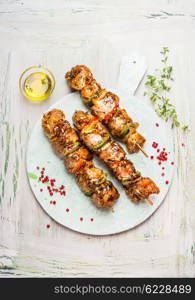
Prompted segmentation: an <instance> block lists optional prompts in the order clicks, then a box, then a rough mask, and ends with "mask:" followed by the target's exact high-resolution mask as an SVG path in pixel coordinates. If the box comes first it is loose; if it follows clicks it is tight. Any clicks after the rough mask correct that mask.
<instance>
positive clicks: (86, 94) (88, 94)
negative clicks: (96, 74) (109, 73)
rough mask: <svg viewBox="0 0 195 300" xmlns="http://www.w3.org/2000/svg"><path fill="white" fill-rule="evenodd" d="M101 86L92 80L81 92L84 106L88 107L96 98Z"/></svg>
mask: <svg viewBox="0 0 195 300" xmlns="http://www.w3.org/2000/svg"><path fill="white" fill-rule="evenodd" d="M100 90H101V86H100V85H99V84H98V83H97V82H96V80H95V79H93V80H92V81H91V82H90V83H89V84H88V85H86V86H85V87H84V88H82V90H81V97H82V98H83V101H84V103H85V104H87V105H90V104H91V101H92V99H93V98H96V97H98V95H99V93H98V92H99V91H100Z"/></svg>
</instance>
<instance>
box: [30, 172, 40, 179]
mask: <svg viewBox="0 0 195 300" xmlns="http://www.w3.org/2000/svg"><path fill="white" fill-rule="evenodd" d="M28 178H31V179H37V178H38V176H37V175H36V174H33V173H28Z"/></svg>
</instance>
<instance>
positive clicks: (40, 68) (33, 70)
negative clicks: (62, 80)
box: [19, 65, 56, 102]
mask: <svg viewBox="0 0 195 300" xmlns="http://www.w3.org/2000/svg"><path fill="white" fill-rule="evenodd" d="M39 72H40V73H44V74H46V75H47V76H48V77H49V79H50V81H51V87H50V90H49V92H48V93H47V94H45V95H43V96H42V97H40V96H39V97H33V96H32V95H31V96H29V95H28V94H27V93H26V91H25V88H24V84H25V81H26V79H27V78H28V77H29V76H30V75H31V74H34V73H39ZM55 84H56V82H55V77H54V75H53V74H52V72H51V71H50V70H49V69H47V68H46V67H43V66H41V65H38V66H32V67H29V68H27V69H26V70H24V72H23V73H22V74H21V76H20V79H19V88H20V91H21V93H22V94H23V96H24V97H25V98H26V99H28V100H32V101H35V102H40V101H43V100H46V99H47V98H48V97H49V96H50V95H51V94H52V92H53V90H54V88H55Z"/></svg>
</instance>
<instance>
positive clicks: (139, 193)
mask: <svg viewBox="0 0 195 300" xmlns="http://www.w3.org/2000/svg"><path fill="white" fill-rule="evenodd" d="M125 191H126V194H127V195H128V196H129V197H130V198H131V199H132V200H133V201H134V202H140V201H141V200H146V199H148V197H149V196H150V195H151V194H159V192H160V190H159V188H158V186H157V185H156V184H155V183H154V181H152V179H150V178H143V177H142V178H141V179H140V180H139V181H137V182H135V183H133V184H129V185H127V186H126V187H125Z"/></svg>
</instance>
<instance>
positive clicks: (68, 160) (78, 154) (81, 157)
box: [64, 146, 92, 174]
mask: <svg viewBox="0 0 195 300" xmlns="http://www.w3.org/2000/svg"><path fill="white" fill-rule="evenodd" d="M90 160H92V154H91V153H90V152H89V150H88V149H87V148H85V147H83V146H81V147H79V148H78V150H76V151H74V152H72V153H70V154H68V155H66V156H65V158H64V165H65V167H66V169H67V170H68V171H69V172H70V173H73V174H76V173H77V172H79V170H80V168H82V167H83V166H84V165H85V164H86V161H90Z"/></svg>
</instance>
